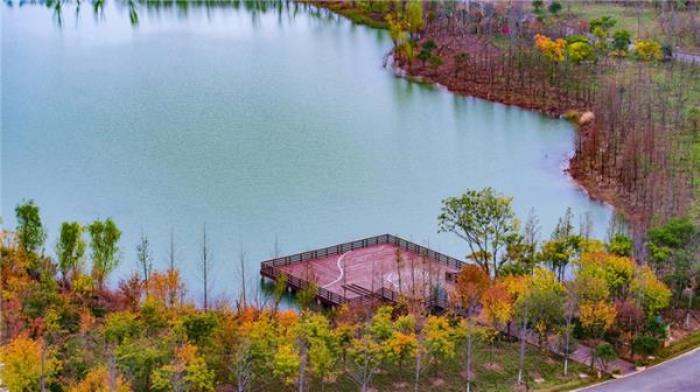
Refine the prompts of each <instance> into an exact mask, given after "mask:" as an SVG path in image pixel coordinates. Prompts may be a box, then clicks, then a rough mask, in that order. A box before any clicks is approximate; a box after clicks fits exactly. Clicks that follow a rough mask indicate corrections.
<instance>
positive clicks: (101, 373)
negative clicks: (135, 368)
mask: <svg viewBox="0 0 700 392" xmlns="http://www.w3.org/2000/svg"><path fill="white" fill-rule="evenodd" d="M130 390H131V388H130V386H129V383H128V382H127V381H126V380H124V378H123V377H122V376H117V377H116V378H115V381H114V389H112V388H111V386H110V381H109V372H108V371H107V368H105V367H104V366H102V365H100V366H97V367H95V368H93V369H90V371H89V372H88V373H87V374H86V375H85V378H84V379H83V380H82V381H80V382H79V383H78V384H76V385H74V386H72V387H70V388H69V389H68V391H69V392H113V391H116V392H129V391H130Z"/></svg>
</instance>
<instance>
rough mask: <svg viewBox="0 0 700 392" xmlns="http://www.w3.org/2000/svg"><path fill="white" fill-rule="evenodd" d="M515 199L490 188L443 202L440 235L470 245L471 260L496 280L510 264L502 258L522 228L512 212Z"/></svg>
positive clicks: (439, 220) (472, 191)
mask: <svg viewBox="0 0 700 392" xmlns="http://www.w3.org/2000/svg"><path fill="white" fill-rule="evenodd" d="M511 202H512V198H510V197H504V196H501V195H499V194H496V193H495V192H494V191H493V189H491V188H484V189H482V190H480V191H474V190H470V191H467V192H465V193H464V194H462V195H461V196H457V197H449V198H447V199H445V200H443V201H442V213H441V214H440V215H439V216H438V224H439V231H440V232H451V233H454V234H455V235H457V236H458V237H459V238H461V239H463V240H464V241H466V242H467V245H468V246H469V249H470V251H471V253H470V254H469V255H468V257H469V258H470V259H472V260H474V262H476V263H477V264H478V265H479V266H480V267H481V268H483V269H484V271H485V272H486V273H487V274H489V276H491V278H495V277H496V276H498V273H499V271H500V269H501V267H502V266H503V264H504V263H505V262H506V261H507V260H505V259H504V258H503V257H501V256H502V255H501V254H500V252H501V251H502V250H503V249H504V248H505V247H506V245H507V244H508V241H509V240H510V239H512V238H513V236H515V235H518V232H519V229H520V224H519V222H518V219H517V218H516V216H515V213H514V212H513V208H512V205H511Z"/></svg>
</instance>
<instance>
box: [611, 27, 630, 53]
mask: <svg viewBox="0 0 700 392" xmlns="http://www.w3.org/2000/svg"><path fill="white" fill-rule="evenodd" d="M612 39H613V42H612V46H613V49H615V50H618V51H620V52H627V47H628V46H629V45H630V43H631V42H632V40H631V38H630V32H629V31H627V30H624V29H620V30H615V32H614V33H613V35H612Z"/></svg>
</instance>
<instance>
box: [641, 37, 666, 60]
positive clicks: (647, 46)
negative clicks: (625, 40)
mask: <svg viewBox="0 0 700 392" xmlns="http://www.w3.org/2000/svg"><path fill="white" fill-rule="evenodd" d="M634 54H635V55H636V56H637V59H639V60H642V61H659V60H661V59H663V57H664V56H663V52H662V51H661V45H659V43H658V42H656V41H652V40H638V41H637V42H635V43H634Z"/></svg>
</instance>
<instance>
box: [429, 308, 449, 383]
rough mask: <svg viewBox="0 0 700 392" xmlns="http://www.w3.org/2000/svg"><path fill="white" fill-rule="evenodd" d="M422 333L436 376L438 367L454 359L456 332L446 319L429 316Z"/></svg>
mask: <svg viewBox="0 0 700 392" xmlns="http://www.w3.org/2000/svg"><path fill="white" fill-rule="evenodd" d="M423 333H424V334H425V339H424V340H423V344H424V347H425V351H426V354H427V356H428V358H429V360H430V362H431V363H432V365H433V369H434V371H435V374H436V375H437V371H438V369H439V366H440V365H441V364H442V363H443V362H444V361H448V360H450V359H452V358H454V357H455V355H456V353H457V351H456V344H455V343H456V336H457V335H456V331H455V329H454V327H453V326H452V325H451V324H450V321H449V320H448V319H447V317H444V316H429V317H428V319H427V320H426V321H425V328H424V329H423Z"/></svg>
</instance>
